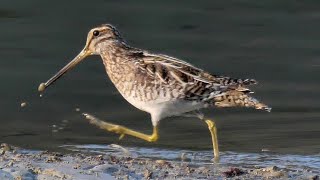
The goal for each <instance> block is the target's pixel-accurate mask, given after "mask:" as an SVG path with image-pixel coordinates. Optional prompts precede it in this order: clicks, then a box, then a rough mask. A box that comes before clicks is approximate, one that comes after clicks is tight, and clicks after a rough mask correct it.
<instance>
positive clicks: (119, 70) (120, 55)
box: [100, 43, 134, 88]
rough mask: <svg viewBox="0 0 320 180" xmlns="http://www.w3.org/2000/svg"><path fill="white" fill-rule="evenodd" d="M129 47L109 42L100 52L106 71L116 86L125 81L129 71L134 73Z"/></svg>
mask: <svg viewBox="0 0 320 180" xmlns="http://www.w3.org/2000/svg"><path fill="white" fill-rule="evenodd" d="M129 48H130V47H129V46H126V45H125V44H119V43H118V44H108V45H105V46H104V49H102V51H101V53H100V55H101V58H102V61H103V64H104V66H105V68H106V72H107V74H108V76H109V78H110V79H111V81H112V82H113V83H114V84H115V85H116V86H117V84H119V83H120V82H124V79H126V76H128V75H129V73H134V69H133V67H134V66H132V63H134V62H132V59H131V58H130V55H129V54H130V49H129ZM117 88H118V87H117Z"/></svg>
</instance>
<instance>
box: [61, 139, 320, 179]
mask: <svg viewBox="0 0 320 180" xmlns="http://www.w3.org/2000/svg"><path fill="white" fill-rule="evenodd" d="M62 148H65V149H67V150H71V151H74V152H86V153H99V154H109V153H113V154H118V155H129V156H132V157H139V158H152V159H165V160H169V161H187V162H191V163H194V164H208V163H209V164H213V165H216V166H219V165H220V166H224V167H226V166H227V167H228V166H229V167H244V168H263V167H270V166H277V167H279V168H281V169H286V170H288V171H295V172H300V173H306V172H308V173H313V174H318V173H320V155H319V154H318V155H314V156H306V155H278V154H274V153H270V152H263V153H238V152H231V151H226V152H222V153H221V158H220V161H219V163H217V162H215V163H214V162H213V161H212V160H211V158H212V151H190V150H181V149H175V150H168V149H161V148H138V147H119V146H117V145H113V144H111V145H96V144H87V145H66V146H62ZM123 149H125V151H124V150H123ZM126 151H128V152H129V153H130V154H128V152H126Z"/></svg>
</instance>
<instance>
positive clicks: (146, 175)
mask: <svg viewBox="0 0 320 180" xmlns="http://www.w3.org/2000/svg"><path fill="white" fill-rule="evenodd" d="M143 175H144V178H145V179H151V178H152V172H151V171H149V170H148V169H146V170H145V171H144V173H143Z"/></svg>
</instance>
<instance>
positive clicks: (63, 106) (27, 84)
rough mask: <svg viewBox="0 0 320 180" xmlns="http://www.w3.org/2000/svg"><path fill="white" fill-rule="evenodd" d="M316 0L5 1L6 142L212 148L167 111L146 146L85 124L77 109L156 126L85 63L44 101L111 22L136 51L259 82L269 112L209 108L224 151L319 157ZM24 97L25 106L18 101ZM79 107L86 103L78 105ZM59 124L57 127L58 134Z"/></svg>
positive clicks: (199, 131)
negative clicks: (94, 31)
mask: <svg viewBox="0 0 320 180" xmlns="http://www.w3.org/2000/svg"><path fill="white" fill-rule="evenodd" d="M319 5H320V2H318V1H308V2H306V1H303V2H302V1H289V0H287V1H281V2H279V1H276V0H274V1H268V2H258V1H247V0H240V1H228V2H225V1H214V2H212V1H209V0H207V1H201V3H200V2H197V1H184V2H183V3H177V2H172V1H161V2H160V1H159V2H151V1H138V2H137V1H112V0H110V1H107V0H96V1H82V0H78V1H73V0H71V1H59V0H57V1H40V0H29V1H28V2H27V1H18V0H2V1H1V6H0V22H1V28H0V55H1V61H0V80H1V82H2V86H1V88H0V94H1V101H0V109H1V115H2V117H1V118H0V123H1V125H0V142H8V143H13V144H15V145H19V146H24V147H28V148H43V149H48V148H49V149H56V148H57V147H59V146H60V145H65V144H110V143H120V144H122V145H126V146H131V147H159V148H167V149H175V148H182V149H190V150H207V151H209V150H210V148H211V141H210V136H209V132H208V130H207V127H206V125H205V124H204V123H202V122H201V121H199V120H197V119H192V118H170V119H167V120H163V121H162V122H161V125H160V140H159V142H157V143H155V144H148V143H145V142H143V141H141V140H138V139H135V138H131V137H126V138H124V140H122V141H120V142H118V136H117V135H114V134H111V133H107V132H104V131H102V130H99V129H97V128H96V127H93V126H91V125H89V124H88V123H87V122H86V120H85V119H84V118H83V117H82V116H81V112H89V113H91V114H94V115H95V116H97V117H99V118H100V119H105V120H107V121H110V122H114V123H118V124H121V125H125V126H128V127H131V128H133V129H137V130H141V131H144V132H146V133H151V129H152V128H151V121H150V117H149V115H148V114H147V113H144V112H141V111H139V110H137V109H135V108H134V107H132V106H131V105H130V104H128V103H127V102H126V101H125V100H124V99H123V98H122V97H121V95H120V94H118V93H117V92H116V90H115V88H114V87H113V85H112V83H111V82H110V80H109V79H108V77H107V76H106V74H105V72H104V67H103V66H102V63H101V60H100V58H99V57H98V56H94V57H90V58H87V59H86V61H84V62H82V63H81V64H80V65H79V66H78V67H77V68H75V69H73V70H72V71H71V72H70V73H68V75H67V76H65V77H64V78H62V79H60V80H59V81H58V82H57V83H55V85H54V86H53V87H50V89H48V90H47V92H46V93H45V95H44V97H43V98H39V95H38V93H37V87H38V84H39V83H40V82H43V81H46V80H47V79H48V78H49V77H51V76H52V75H53V74H54V73H55V72H57V71H58V70H59V69H60V68H61V67H62V66H64V65H65V64H66V63H67V62H68V61H69V60H71V59H72V58H73V57H74V56H75V55H76V54H77V53H78V52H79V51H80V50H81V49H82V47H83V46H84V44H85V40H86V36H87V32H88V31H89V29H90V28H92V27H94V26H96V25H99V24H102V23H112V24H114V25H115V26H117V27H118V29H119V30H120V32H122V34H123V36H124V37H125V38H126V39H127V41H128V43H129V44H130V45H132V46H136V47H139V48H144V49H148V50H150V51H153V52H160V53H164V54H168V55H172V56H175V57H179V58H181V59H184V60H186V61H188V62H190V63H192V64H194V65H196V66H198V67H200V68H204V69H206V70H207V71H208V72H211V73H214V74H222V75H229V76H231V77H236V78H237V77H239V78H240V77H241V78H255V79H257V80H258V81H259V85H257V86H254V87H252V89H253V90H255V91H256V94H255V97H257V98H259V99H260V100H262V101H263V102H265V103H266V104H268V105H270V106H271V107H273V111H272V112H271V113H267V112H260V111H256V110H251V109H210V110H206V111H205V112H206V115H207V116H208V117H210V118H213V119H215V120H216V123H217V126H218V130H219V142H220V149H221V151H222V152H226V151H232V152H246V153H259V152H261V150H262V149H268V150H269V151H270V152H274V153H281V154H307V155H314V154H319V152H320V143H319V142H320V130H319V129H320V121H319V118H320V101H319V95H320V93H319V92H320V85H319V77H320V61H319V58H320V51H319V48H320V36H319V32H320V23H319V21H320V6H319ZM24 101H26V102H27V106H26V107H25V108H20V103H21V102H24ZM75 108H80V112H76V111H75ZM59 128H60V129H59Z"/></svg>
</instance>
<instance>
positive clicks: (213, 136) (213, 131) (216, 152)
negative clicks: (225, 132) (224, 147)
mask: <svg viewBox="0 0 320 180" xmlns="http://www.w3.org/2000/svg"><path fill="white" fill-rule="evenodd" d="M204 122H206V123H207V125H208V128H209V131H210V133H211V139H212V148H213V154H214V159H215V160H219V145H218V135H217V127H216V123H215V122H214V121H212V120H209V119H207V120H205V121H204Z"/></svg>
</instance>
